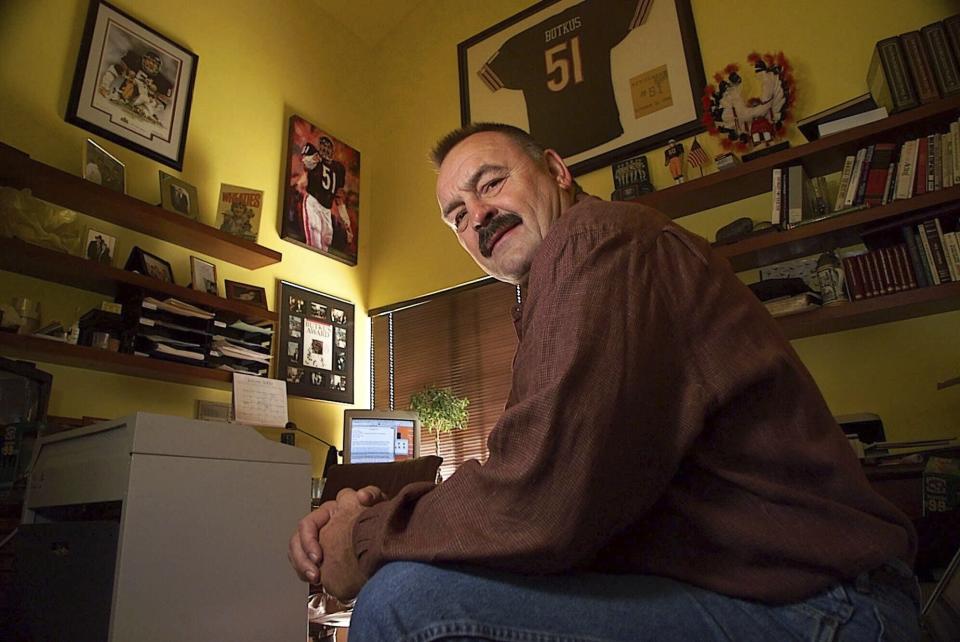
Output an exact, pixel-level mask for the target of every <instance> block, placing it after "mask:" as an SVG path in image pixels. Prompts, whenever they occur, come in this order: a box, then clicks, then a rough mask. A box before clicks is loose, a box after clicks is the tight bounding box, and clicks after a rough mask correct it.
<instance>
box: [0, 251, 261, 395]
mask: <svg viewBox="0 0 960 642" xmlns="http://www.w3.org/2000/svg"><path fill="white" fill-rule="evenodd" d="M0 270H6V271H10V272H16V273H19V274H23V275H26V276H31V277H34V278H38V279H42V280H45V281H50V282H54V283H60V284H62V285H67V286H70V287H75V288H78V289H81V290H86V291H89V292H98V293H100V294H106V295H109V296H113V297H115V298H119V299H126V300H129V301H140V300H142V298H143V297H144V296H153V297H156V298H158V299H168V298H171V297H172V298H175V299H177V300H179V301H183V302H184V303H187V304H189V305H194V306H199V307H201V308H203V309H206V310H208V311H210V312H213V313H214V314H215V315H216V317H217V318H218V319H219V320H221V321H223V322H224V323H228V322H233V321H243V322H246V323H249V324H252V325H259V326H262V325H264V324H273V325H274V326H275V325H276V323H277V319H278V315H277V313H276V312H274V311H271V310H269V309H267V308H265V307H259V306H256V305H251V304H249V303H244V302H242V301H235V300H230V299H225V298H222V297H218V296H215V295H212V294H208V293H206V292H201V291H198V290H193V289H191V288H186V287H183V286H179V285H175V284H172V283H166V282H163V281H160V280H158V279H155V278H152V277H149V276H145V275H142V274H138V273H136V272H130V271H126V270H120V269H117V268H115V267H112V266H110V265H104V264H102V263H98V262H96V261H92V260H90V259H85V258H80V257H76V256H72V255H69V254H65V253H62V252H56V251H54V250H50V249H47V248H44V247H41V246H38V245H33V244H30V243H26V242H24V241H21V240H19V239H0ZM131 305H133V303H131ZM0 354H3V355H5V356H8V357H13V358H18V359H30V360H37V361H43V362H48V363H55V364H59V365H66V366H72V367H77V368H85V369H88V370H98V371H102V372H111V373H115V374H123V375H129V376H134V377H141V378H146V379H156V380H160V381H168V382H173V383H181V384H187V385H195V386H202V387H213V388H228V387H229V385H230V382H231V381H232V374H231V373H230V372H229V371H226V370H221V369H216V368H213V367H209V366H206V367H204V366H199V365H191V364H186V363H175V362H172V361H165V360H161V359H156V358H149V357H146V356H140V355H136V354H132V353H129V352H117V351H111V350H105V349H101V348H94V347H89V346H84V345H73V344H70V343H66V342H64V341H59V340H55V339H51V338H48V337H41V336H35V335H22V334H13V333H9V332H0Z"/></svg>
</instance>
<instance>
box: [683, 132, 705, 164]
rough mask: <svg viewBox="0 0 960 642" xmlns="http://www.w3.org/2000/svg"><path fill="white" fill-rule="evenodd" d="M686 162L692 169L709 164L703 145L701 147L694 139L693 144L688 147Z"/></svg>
mask: <svg viewBox="0 0 960 642" xmlns="http://www.w3.org/2000/svg"><path fill="white" fill-rule="evenodd" d="M687 162H688V163H690V165H692V166H693V167H703V166H704V165H706V164H707V163H709V162H710V157H709V156H707V152H706V151H704V149H703V145H701V144H700V141H698V140H697V139H696V138H694V139H693V144H692V145H691V146H690V153H689V154H687Z"/></svg>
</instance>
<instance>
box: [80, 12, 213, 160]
mask: <svg viewBox="0 0 960 642" xmlns="http://www.w3.org/2000/svg"><path fill="white" fill-rule="evenodd" d="M198 60H199V58H198V57H197V55H196V54H194V53H193V52H191V51H189V50H188V49H186V48H185V47H183V46H182V45H179V44H177V43H176V42H174V41H173V40H171V39H170V38H168V37H166V36H164V35H162V34H160V33H159V32H157V31H155V30H154V29H152V28H150V27H149V26H147V25H145V24H143V23H142V22H140V21H139V20H136V19H135V18H133V17H132V16H129V15H127V14H126V13H124V12H122V11H120V10H119V9H118V8H116V7H114V6H113V5H111V4H109V3H107V2H104V1H103V0H90V8H89V9H88V12H87V22H86V26H85V28H84V32H83V39H82V40H81V43H80V53H79V56H78V57H77V67H76V71H75V72H74V76H73V86H72V87H71V90H70V99H69V101H68V103H67V113H66V120H67V122H69V123H72V124H74V125H77V126H78V127H82V128H84V129H86V130H87V131H91V132H93V133H95V134H97V135H99V136H103V137H104V138H107V139H109V140H111V141H113V142H115V143H117V144H120V145H123V146H124V147H128V148H130V149H132V150H134V151H136V152H138V153H140V154H143V155H144V156H147V157H149V158H152V159H154V160H156V161H159V162H161V163H163V164H165V165H169V166H170V167H173V168H175V169H177V170H180V169H183V150H184V146H185V145H186V142H187V125H188V123H189V121H190V103H191V101H192V98H193V84H194V79H195V78H196V74H197V62H198Z"/></svg>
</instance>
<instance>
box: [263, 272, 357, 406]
mask: <svg viewBox="0 0 960 642" xmlns="http://www.w3.org/2000/svg"><path fill="white" fill-rule="evenodd" d="M277 310H278V311H279V313H280V323H279V325H278V326H277V328H278V331H279V333H280V338H279V341H277V345H278V346H280V347H279V348H278V349H277V377H278V378H282V379H284V380H286V382H287V394H289V395H296V396H298V397H307V398H310V399H321V400H324V401H336V402H339V403H353V379H354V372H353V329H354V323H355V316H354V306H353V304H352V303H350V302H349V301H344V300H343V299H338V298H336V297H333V296H330V295H329V294H323V293H322V292H317V291H316V290H311V289H310V288H306V287H303V286H301V285H296V284H294V283H290V282H289V281H277ZM330 310H337V311H338V312H339V313H340V314H338V315H337V318H338V319H339V321H335V320H334V319H332V318H331V315H330V314H329V311H330Z"/></svg>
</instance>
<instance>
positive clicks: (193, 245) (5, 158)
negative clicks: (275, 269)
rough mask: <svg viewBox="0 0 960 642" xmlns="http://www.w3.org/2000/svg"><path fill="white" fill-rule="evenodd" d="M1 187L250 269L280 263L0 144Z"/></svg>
mask: <svg viewBox="0 0 960 642" xmlns="http://www.w3.org/2000/svg"><path fill="white" fill-rule="evenodd" d="M0 184H2V185H6V186H9V187H13V188H15V189H29V190H30V192H31V193H32V195H33V196H35V197H37V198H40V199H43V200H45V201H48V202H50V203H55V204H57V205H60V206H62V207H66V208H68V209H72V210H76V211H78V212H82V213H84V214H87V215H90V216H93V217H95V218H99V219H101V220H104V221H109V222H110V223H114V224H116V225H119V226H121V227H125V228H127V229H130V230H134V231H137V232H141V233H143V234H146V235H148V236H151V237H153V238H157V239H161V240H164V241H168V242H170V243H173V244H175V245H179V246H180V247H183V248H186V249H190V250H195V251H197V252H202V253H204V254H206V255H208V256H212V257H214V258H217V259H221V260H223V261H227V262H228V263H233V264H234V265H239V266H241V267H245V268H248V269H251V270H253V269H257V268H261V267H264V266H267V265H272V264H274V263H279V262H280V260H281V259H282V255H281V253H280V252H277V251H276V250H272V249H270V248H267V247H263V246H262V245H257V244H256V243H253V242H252V241H248V240H246V239H242V238H239V237H236V236H232V235H230V234H227V233H226V232H222V231H220V230H218V229H216V228H214V227H210V226H209V225H204V224H203V223H199V222H197V221H194V220H191V219H188V218H186V217H184V216H181V215H179V214H176V213H174V212H168V211H167V210H165V209H162V208H160V207H157V206H155V205H150V204H149V203H145V202H143V201H141V200H139V199H136V198H133V197H132V196H128V195H127V194H121V193H119V192H114V191H112V190H110V189H108V188H106V187H102V186H100V185H97V184H95V183H92V182H90V181H87V180H84V179H83V178H81V177H79V176H74V175H73V174H70V173H69V172H65V171H63V170H60V169H57V168H55V167H52V166H50V165H47V164H45V163H41V162H39V161H36V160H34V159H32V158H30V156H29V155H27V154H26V153H24V152H21V151H20V150H18V149H15V148H13V147H10V146H9V145H5V144H3V143H0Z"/></svg>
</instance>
